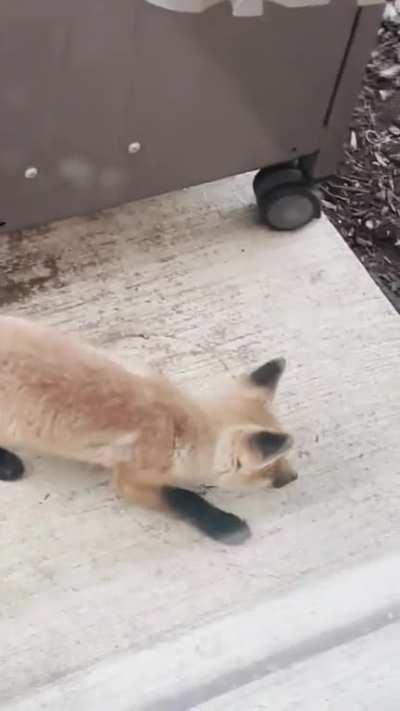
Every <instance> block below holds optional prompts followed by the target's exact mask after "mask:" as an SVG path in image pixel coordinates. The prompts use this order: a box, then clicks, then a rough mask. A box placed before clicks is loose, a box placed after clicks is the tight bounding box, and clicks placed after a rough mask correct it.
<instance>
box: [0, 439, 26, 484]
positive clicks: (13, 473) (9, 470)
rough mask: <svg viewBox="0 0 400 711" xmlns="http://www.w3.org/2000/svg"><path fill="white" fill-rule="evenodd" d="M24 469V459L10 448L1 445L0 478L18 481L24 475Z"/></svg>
mask: <svg viewBox="0 0 400 711" xmlns="http://www.w3.org/2000/svg"><path fill="white" fill-rule="evenodd" d="M24 471H25V467H24V464H23V461H22V459H20V458H19V457H18V456H17V455H16V454H14V453H13V452H9V451H8V449H3V448H2V447H0V480H1V481H17V479H21V477H22V476H23V475H24Z"/></svg>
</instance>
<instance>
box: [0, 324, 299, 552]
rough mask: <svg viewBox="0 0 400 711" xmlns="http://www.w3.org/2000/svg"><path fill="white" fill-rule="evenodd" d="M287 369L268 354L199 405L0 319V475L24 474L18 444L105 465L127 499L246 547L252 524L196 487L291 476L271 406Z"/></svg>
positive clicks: (86, 349) (36, 329) (94, 355)
mask: <svg viewBox="0 0 400 711" xmlns="http://www.w3.org/2000/svg"><path fill="white" fill-rule="evenodd" d="M284 366H285V362H284V360H283V359H275V360H271V361H269V362H268V363H266V364H265V365H263V366H262V367H261V368H259V369H257V370H255V371H254V372H253V373H251V374H249V375H248V376H246V377H243V378H242V379H240V380H239V381H238V382H237V383H235V384H234V385H232V386H231V388H230V390H229V391H228V392H227V393H226V395H225V396H223V397H220V398H218V399H216V400H215V401H210V402H202V401H195V400H192V399H190V398H189V397H188V396H186V395H185V394H184V393H183V392H181V391H180V390H179V389H178V388H177V387H175V386H174V385H173V384H171V383H170V382H168V381H167V380H166V379H164V378H163V377H161V376H159V375H157V374H148V375H143V374H142V375H141V374H135V373H131V372H129V371H128V370H126V369H124V368H123V367H122V366H120V365H119V364H117V363H115V362H114V361H113V360H111V359H110V358H108V357H107V356H106V355H105V354H103V353H101V352H99V351H96V350H95V349H94V348H92V347H90V346H88V345H84V344H82V343H80V342H79V341H77V340H74V339H73V338H70V337H68V336H66V335H63V334H61V333H58V332H57V331H56V330H53V329H51V328H48V327H46V326H42V325H39V324H35V323H31V322H29V321H24V320H21V319H16V318H11V317H4V316H3V317H0V446H1V448H0V479H3V480H7V481H11V480H15V479H19V478H20V477H21V476H22V475H23V472H24V466H23V463H22V461H21V460H20V458H19V457H18V456H17V455H15V454H14V453H13V452H12V450H13V448H14V447H17V448H18V447H20V446H25V447H28V448H30V449H32V450H34V451H36V452H37V453H39V454H49V455H55V456H60V457H64V458H70V459H75V460H78V461H81V462H88V463H94V464H98V465H101V466H103V467H106V468H108V469H110V470H111V471H112V482H113V485H114V488H115V490H116V492H117V493H118V494H119V495H121V496H123V497H125V498H126V499H128V500H129V501H132V502H133V503H136V504H139V505H142V506H146V507H149V508H153V509H159V510H167V511H168V510H169V511H171V512H173V513H175V514H178V515H179V516H181V517H183V518H184V519H186V520H187V521H188V522H190V523H191V524H192V525H194V526H195V527H197V528H198V529H199V530H201V531H202V532H203V533H206V534H207V535H209V536H210V537H211V538H214V539H217V540H224V541H225V542H226V543H238V542H241V541H243V540H245V539H246V538H247V537H248V536H249V535H250V531H249V528H248V526H247V524H246V522H245V521H243V520H242V519H240V518H238V517H237V516H234V515H233V514H230V513H226V512H224V511H221V510H220V509H218V508H216V507H215V506H213V505H212V504H210V503H208V502H207V501H206V500H205V499H204V498H202V496H200V495H199V494H197V493H195V491H193V489H196V488H198V487H200V486H201V485H206V486H210V487H219V488H226V489H232V488H246V487H247V488H257V487H265V486H267V485H269V486H271V485H272V486H275V487H280V486H284V485H285V484H288V483H289V482H290V481H293V480H294V479H295V478H296V474H295V473H294V472H293V471H292V469H291V467H290V465H289V463H288V462H287V460H286V458H285V457H284V454H285V453H286V452H287V451H288V450H289V448H290V447H291V445H292V439H291V437H290V436H289V435H288V434H286V433H285V432H283V431H282V430H281V428H280V426H279V424H278V422H277V420H276V419H275V417H274V415H273V413H272V409H271V407H272V400H273V396H274V394H275V390H276V386H277V384H278V381H279V378H280V376H281V374H282V372H283V369H284Z"/></svg>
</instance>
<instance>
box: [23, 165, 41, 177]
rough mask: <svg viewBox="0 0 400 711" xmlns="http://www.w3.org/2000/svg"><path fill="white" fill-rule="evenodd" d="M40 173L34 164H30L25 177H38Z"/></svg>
mask: <svg viewBox="0 0 400 711" xmlns="http://www.w3.org/2000/svg"><path fill="white" fill-rule="evenodd" d="M38 173H39V171H38V169H37V168H35V166H34V165H30V166H29V168H27V169H26V170H25V178H28V180H32V178H36V176H37V175H38Z"/></svg>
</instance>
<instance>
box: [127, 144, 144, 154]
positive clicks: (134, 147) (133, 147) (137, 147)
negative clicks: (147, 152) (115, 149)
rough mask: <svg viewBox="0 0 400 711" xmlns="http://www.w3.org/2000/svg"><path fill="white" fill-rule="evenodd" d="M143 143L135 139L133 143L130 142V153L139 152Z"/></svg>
mask: <svg viewBox="0 0 400 711" xmlns="http://www.w3.org/2000/svg"><path fill="white" fill-rule="evenodd" d="M141 147H142V146H141V145H140V143H139V141H134V142H133V143H130V144H129V146H128V153H139V151H140V149H141Z"/></svg>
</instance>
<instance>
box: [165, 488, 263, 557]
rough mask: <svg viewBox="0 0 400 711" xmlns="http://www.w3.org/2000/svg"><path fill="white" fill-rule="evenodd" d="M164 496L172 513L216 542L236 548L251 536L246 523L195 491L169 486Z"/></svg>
mask: <svg viewBox="0 0 400 711" xmlns="http://www.w3.org/2000/svg"><path fill="white" fill-rule="evenodd" d="M163 496H164V500H165V501H166V503H167V504H168V506H169V508H170V509H171V511H173V512H174V513H176V514H178V515H179V516H181V517H182V518H184V519H185V520H186V521H188V522H190V523H191V524H192V525H193V526H195V527H196V528H197V529H198V530H199V531H201V532H202V533H205V534H206V536H209V537H210V538H213V539H214V541H222V542H223V543H226V544H227V545H231V546H235V545H239V544H240V543H244V542H245V541H246V540H247V539H248V538H249V537H250V535H251V534H250V529H249V527H248V525H247V523H246V522H245V521H242V519H241V518H239V517H238V516H235V515H234V514H231V513H227V512H226V511H222V510H221V509H218V508H217V507H216V506H213V505H212V504H210V503H208V501H206V500H205V499H203V498H202V497H201V496H199V494H195V493H194V492H193V491H188V490H187V489H181V488H179V487H173V486H167V487H164V489H163Z"/></svg>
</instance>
